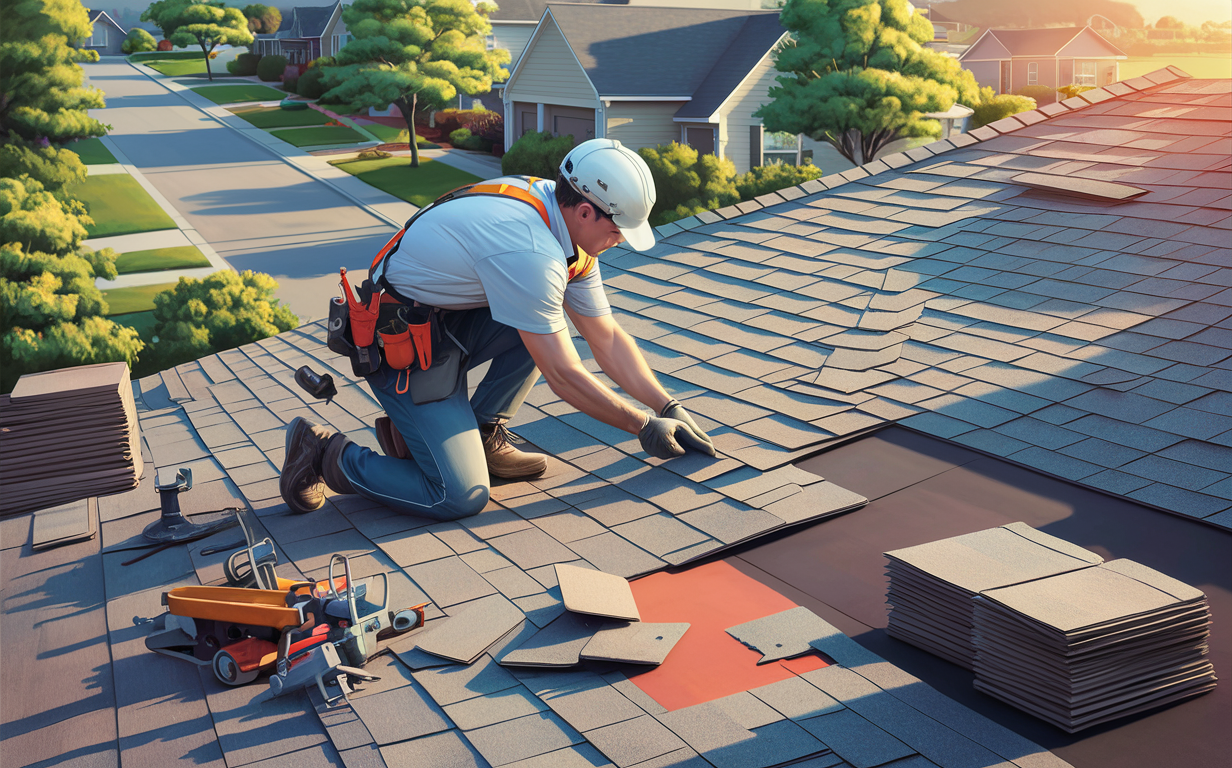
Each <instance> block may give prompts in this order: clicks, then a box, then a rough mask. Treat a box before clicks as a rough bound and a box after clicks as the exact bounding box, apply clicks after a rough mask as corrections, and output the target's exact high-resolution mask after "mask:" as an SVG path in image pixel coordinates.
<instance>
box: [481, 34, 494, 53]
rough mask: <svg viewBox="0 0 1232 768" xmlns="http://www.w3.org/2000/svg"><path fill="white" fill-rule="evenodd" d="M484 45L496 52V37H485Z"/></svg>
mask: <svg viewBox="0 0 1232 768" xmlns="http://www.w3.org/2000/svg"><path fill="white" fill-rule="evenodd" d="M483 44H484V47H486V48H487V49H488V50H489V51H494V50H496V35H488V36H487V37H485V38H484V39H483Z"/></svg>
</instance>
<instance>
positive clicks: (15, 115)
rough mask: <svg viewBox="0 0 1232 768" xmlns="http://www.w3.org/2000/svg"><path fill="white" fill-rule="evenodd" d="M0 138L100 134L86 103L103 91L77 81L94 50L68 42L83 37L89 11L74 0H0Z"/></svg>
mask: <svg viewBox="0 0 1232 768" xmlns="http://www.w3.org/2000/svg"><path fill="white" fill-rule="evenodd" d="M0 18H3V19H4V22H3V23H0V143H7V142H9V141H11V140H13V139H14V138H21V139H24V140H25V141H27V142H39V143H45V142H48V141H50V142H57V143H59V142H65V141H69V140H71V139H80V138H85V137H88V136H102V135H104V134H105V133H106V129H105V128H104V126H103V124H102V123H100V122H99V121H97V120H95V119H93V118H91V117H90V116H89V115H88V114H87V113H86V110H87V109H100V108H102V107H103V94H102V92H101V91H99V90H97V89H95V88H84V87H82V80H83V74H82V71H81V67H80V66H78V63H79V62H82V61H98V53H96V52H95V51H87V50H81V49H78V48H74V47H73V46H72V45H71V44H70V43H73V42H76V41H78V40H83V39H85V38H88V37H89V36H90V34H91V32H90V30H91V25H90V17H89V16H88V15H87V14H86V10H85V8H83V7H82V6H81V3H80V2H78V0H0Z"/></svg>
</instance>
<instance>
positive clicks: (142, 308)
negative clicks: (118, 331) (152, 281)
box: [103, 283, 176, 328]
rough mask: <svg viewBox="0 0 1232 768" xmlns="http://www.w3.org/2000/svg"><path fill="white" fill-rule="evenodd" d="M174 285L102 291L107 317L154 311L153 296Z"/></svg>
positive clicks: (163, 284) (164, 284)
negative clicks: (105, 302)
mask: <svg viewBox="0 0 1232 768" xmlns="http://www.w3.org/2000/svg"><path fill="white" fill-rule="evenodd" d="M175 285H176V284H175V283H159V284H158V285H139V286H137V287H135V288H112V289H111V290H110V291H103V298H104V299H105V300H106V301H107V315H108V317H114V316H115V315H127V314H130V313H132V312H148V311H150V310H152V309H154V294H156V293H162V292H163V291H169V290H171V289H172V288H174V287H175ZM125 325H127V323H125ZM133 327H134V328H135V327H136V326H133Z"/></svg>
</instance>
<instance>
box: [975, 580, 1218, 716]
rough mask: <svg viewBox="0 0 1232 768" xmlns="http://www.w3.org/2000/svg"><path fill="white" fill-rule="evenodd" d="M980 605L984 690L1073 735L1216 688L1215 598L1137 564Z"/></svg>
mask: <svg viewBox="0 0 1232 768" xmlns="http://www.w3.org/2000/svg"><path fill="white" fill-rule="evenodd" d="M974 604H975V647H976V656H975V687H976V689H978V690H981V691H984V692H985V693H988V694H991V695H993V696H995V697H997V698H999V699H1001V700H1003V701H1005V702H1007V703H1009V704H1012V705H1014V706H1016V707H1018V708H1019V709H1023V710H1025V711H1027V712H1030V713H1032V714H1034V715H1035V716H1037V717H1039V718H1040V719H1042V720H1046V721H1047V722H1050V723H1052V724H1053V725H1056V726H1057V727H1059V728H1062V729H1063V730H1065V731H1068V732H1069V733H1074V732H1076V731H1079V730H1082V729H1083V728H1088V727H1090V726H1093V725H1097V724H1099V723H1103V722H1106V721H1108V720H1113V719H1116V718H1118V717H1124V716H1125V715H1131V714H1134V713H1136V712H1142V711H1145V710H1147V709H1152V708H1154V707H1158V706H1160V705H1163V704H1167V703H1170V702H1173V701H1177V700H1180V699H1184V698H1188V697H1190V696H1195V695H1197V694H1200V693H1205V692H1206V691H1209V690H1211V689H1212V688H1214V687H1215V675H1214V670H1213V668H1212V666H1211V663H1210V661H1209V659H1208V657H1207V638H1208V637H1209V636H1210V623H1211V615H1210V609H1209V607H1208V605H1207V600H1206V596H1205V595H1204V594H1203V593H1202V592H1201V591H1199V590H1197V589H1194V588H1193V587H1190V586H1188V585H1186V584H1183V583H1181V582H1179V581H1177V580H1176V579H1173V578H1170V577H1168V576H1165V575H1164V574H1162V573H1159V572H1158V571H1154V570H1152V569H1150V568H1147V567H1146V566H1144V565H1140V564H1138V563H1135V562H1133V561H1131V560H1114V561H1112V562H1109V563H1104V564H1103V565H1100V566H1098V567H1095V568H1087V569H1085V570H1080V571H1074V572H1071V573H1066V574H1062V575H1059V576H1053V577H1051V578H1046V579H1040V580H1038V581H1033V582H1029V583H1026V584H1018V585H1016V586H1011V587H1004V588H1001V589H993V590H989V591H988V592H985V593H983V594H982V595H980V596H979V597H977V598H976V599H975V601H974Z"/></svg>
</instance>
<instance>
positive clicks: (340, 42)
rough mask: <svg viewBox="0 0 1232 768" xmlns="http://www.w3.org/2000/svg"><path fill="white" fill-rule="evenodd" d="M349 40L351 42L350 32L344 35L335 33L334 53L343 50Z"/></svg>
mask: <svg viewBox="0 0 1232 768" xmlns="http://www.w3.org/2000/svg"><path fill="white" fill-rule="evenodd" d="M349 42H351V35H350V33H347V34H344V35H334V53H335V54H337V53H338V51H341V50H342V49H343V48H344V47H345V46H346V44H347V43H349Z"/></svg>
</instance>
